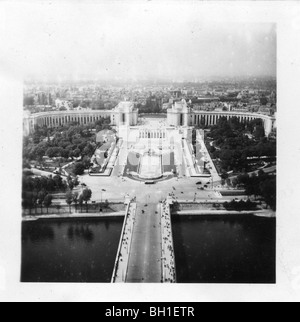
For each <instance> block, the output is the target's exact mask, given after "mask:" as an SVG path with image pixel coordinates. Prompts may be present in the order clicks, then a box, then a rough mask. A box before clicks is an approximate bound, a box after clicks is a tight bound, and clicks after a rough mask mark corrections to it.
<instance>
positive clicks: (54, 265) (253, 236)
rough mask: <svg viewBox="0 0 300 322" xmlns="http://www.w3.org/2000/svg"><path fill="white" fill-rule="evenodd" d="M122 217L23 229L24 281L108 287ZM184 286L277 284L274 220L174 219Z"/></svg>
mask: <svg viewBox="0 0 300 322" xmlns="http://www.w3.org/2000/svg"><path fill="white" fill-rule="evenodd" d="M122 224H123V218H108V219H104V218H97V219H76V220H75V219H74V220H70V219H68V220H63V219H61V220H44V221H37V222H24V223H23V224H22V270H21V281H22V282H98V283H109V282H110V280H111V276H112V272H113V266H114V261H115V258H116V253H117V248H118V244H119V239H120V234H121V230H122ZM172 227H173V236H174V248H175V256H176V268H177V281H178V282H179V283H274V282H275V263H276V262H275V249H276V247H275V246H276V233H275V232H276V221H275V219H268V218H259V217H253V216H247V217H242V218H241V217H226V218H224V217H208V216H206V217H203V216H201V217H200V216H172Z"/></svg>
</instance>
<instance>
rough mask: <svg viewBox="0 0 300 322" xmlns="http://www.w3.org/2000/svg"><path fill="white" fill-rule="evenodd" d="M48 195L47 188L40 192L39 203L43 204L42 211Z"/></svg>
mask: <svg viewBox="0 0 300 322" xmlns="http://www.w3.org/2000/svg"><path fill="white" fill-rule="evenodd" d="M46 196H47V192H46V190H41V191H40V192H39V193H38V204H39V205H40V206H41V213H43V203H44V199H45V197H46Z"/></svg>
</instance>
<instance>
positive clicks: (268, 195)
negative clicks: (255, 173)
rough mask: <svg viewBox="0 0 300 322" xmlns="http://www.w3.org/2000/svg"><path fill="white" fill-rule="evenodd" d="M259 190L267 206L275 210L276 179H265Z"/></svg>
mask: <svg viewBox="0 0 300 322" xmlns="http://www.w3.org/2000/svg"><path fill="white" fill-rule="evenodd" d="M260 190H261V194H262V196H263V197H264V199H265V201H266V203H267V205H268V206H270V207H271V208H272V209H273V210H276V177H270V178H266V179H265V180H264V181H263V182H261V183H260Z"/></svg>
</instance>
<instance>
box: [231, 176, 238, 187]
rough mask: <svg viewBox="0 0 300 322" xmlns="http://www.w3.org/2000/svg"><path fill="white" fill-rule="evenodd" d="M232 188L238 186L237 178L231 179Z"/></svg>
mask: <svg viewBox="0 0 300 322" xmlns="http://www.w3.org/2000/svg"><path fill="white" fill-rule="evenodd" d="M231 184H232V186H233V187H234V188H235V187H236V186H237V185H238V180H237V178H233V179H232V181H231Z"/></svg>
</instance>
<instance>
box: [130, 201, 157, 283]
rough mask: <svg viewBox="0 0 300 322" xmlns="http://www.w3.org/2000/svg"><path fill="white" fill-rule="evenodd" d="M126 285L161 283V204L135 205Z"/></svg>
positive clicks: (139, 203)
mask: <svg viewBox="0 0 300 322" xmlns="http://www.w3.org/2000/svg"><path fill="white" fill-rule="evenodd" d="M135 218H136V221H135V225H134V231H133V237H132V244H131V250H130V257H129V262H128V271H127V276H126V282H127V283H161V282H162V262H161V249H162V244H161V204H157V203H150V204H148V205H146V204H145V203H141V202H138V203H137V212H136V217H135Z"/></svg>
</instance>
